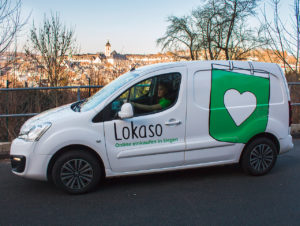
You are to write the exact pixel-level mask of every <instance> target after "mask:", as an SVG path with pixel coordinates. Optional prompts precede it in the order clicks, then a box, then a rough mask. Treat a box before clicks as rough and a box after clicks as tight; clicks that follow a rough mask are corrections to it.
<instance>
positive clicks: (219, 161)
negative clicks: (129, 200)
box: [10, 61, 293, 193]
mask: <svg viewBox="0 0 300 226" xmlns="http://www.w3.org/2000/svg"><path fill="white" fill-rule="evenodd" d="M290 114H291V107H290V96H289V90H288V86H287V82H286V79H285V76H284V74H283V72H282V70H281V69H280V67H279V66H278V65H277V64H271V63H259V62H240V61H192V62H177V63H167V64H156V65H151V66H146V67H142V68H138V69H136V70H134V69H133V70H131V71H130V72H128V73H126V74H124V75H122V76H120V77H119V78H118V79H116V80H114V81H113V82H111V83H110V84H109V85H107V86H105V87H104V88H103V89H101V90H100V91H99V92H97V93H96V94H95V95H93V96H92V97H90V98H88V99H86V100H84V101H79V102H76V103H73V104H69V105H66V106H62V107H59V108H55V109H51V110H49V111H46V112H43V113H41V114H39V115H37V116H35V117H33V118H31V119H29V120H28V121H27V122H26V123H25V124H24V125H23V127H22V128H21V131H20V134H19V136H18V138H16V139H15V140H14V141H13V142H12V145H11V152H10V154H11V163H12V171H13V172H14V173H15V174H17V175H20V176H23V177H27V178H32V179H39V180H52V181H53V182H54V183H55V184H56V185H57V186H58V187H60V188H62V189H64V190H65V191H67V192H70V193H83V192H87V191H90V190H91V189H93V188H94V187H95V186H96V185H97V184H98V182H99V181H100V180H102V179H103V178H105V177H113V176H121V175H132V174H141V173H152V172H160V171H168V170H177V169H188V168H194V167H204V166H215V165H223V164H233V163H240V164H241V167H242V168H243V169H244V170H245V172H247V173H249V174H252V175H263V174H266V173H267V172H269V171H270V170H271V169H272V167H273V166H274V164H275V162H276V158H277V155H278V154H281V153H284V152H287V151H288V150H290V149H292V148H293V143H292V137H291V135H290V125H291V122H290V119H291V115H290Z"/></svg>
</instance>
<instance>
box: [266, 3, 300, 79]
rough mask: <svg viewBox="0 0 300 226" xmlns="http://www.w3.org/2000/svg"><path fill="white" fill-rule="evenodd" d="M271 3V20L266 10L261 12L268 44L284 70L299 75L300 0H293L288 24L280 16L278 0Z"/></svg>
mask: <svg viewBox="0 0 300 226" xmlns="http://www.w3.org/2000/svg"><path fill="white" fill-rule="evenodd" d="M272 3H273V11H274V12H273V13H274V15H273V21H271V20H269V19H268V16H267V13H266V11H264V12H263V17H264V21H263V24H264V25H265V26H266V31H265V35H266V36H267V37H268V38H269V39H270V43H269V45H268V46H269V48H271V49H272V50H273V52H274V54H275V55H276V57H278V58H279V59H280V61H281V62H282V64H283V66H284V69H285V72H288V71H291V72H293V73H295V74H296V76H297V77H298V76H299V75H300V72H299V63H300V62H299V61H300V59H299V57H300V8H299V7H300V0H294V4H293V9H292V10H293V12H292V13H291V15H292V16H291V17H290V21H289V23H288V24H286V23H284V22H283V21H282V19H281V18H280V15H279V4H280V0H272ZM289 56H291V57H289ZM271 60H272V59H271Z"/></svg>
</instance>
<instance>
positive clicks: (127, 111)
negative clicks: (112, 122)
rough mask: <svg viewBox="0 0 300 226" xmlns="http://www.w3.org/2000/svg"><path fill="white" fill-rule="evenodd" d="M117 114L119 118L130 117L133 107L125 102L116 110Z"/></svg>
mask: <svg viewBox="0 0 300 226" xmlns="http://www.w3.org/2000/svg"><path fill="white" fill-rule="evenodd" d="M118 116H119V117H120V118H121V119H126V118H132V117H133V108H132V105H131V104H130V103H125V104H123V105H122V107H121V111H119V112H118Z"/></svg>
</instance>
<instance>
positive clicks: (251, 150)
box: [241, 138, 277, 176]
mask: <svg viewBox="0 0 300 226" xmlns="http://www.w3.org/2000/svg"><path fill="white" fill-rule="evenodd" d="M276 159H277V148H276V145H275V144H274V143H273V142H272V141H271V140H270V139H267V138H257V139H255V140H253V141H252V142H251V143H249V144H248V145H247V146H246V148H245V150H244V152H243V155H242V158H241V166H242V168H243V170H244V171H245V172H246V173H248V174H251V175H255V176H259V175H264V174H266V173H268V172H269V171H270V170H271V169H272V168H273V166H274V164H275V162H276Z"/></svg>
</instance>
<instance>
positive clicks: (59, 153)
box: [47, 144, 105, 181]
mask: <svg viewBox="0 0 300 226" xmlns="http://www.w3.org/2000/svg"><path fill="white" fill-rule="evenodd" d="M74 149H81V150H83V151H87V152H88V153H89V154H91V155H92V156H94V157H95V158H96V159H97V161H98V162H99V164H100V167H101V170H102V176H103V177H105V168H104V163H103V160H102V158H101V156H100V155H99V154H98V153H97V152H96V151H95V150H93V149H92V148H90V147H88V146H85V145H80V144H73V145H68V146H65V147H63V148H61V149H59V150H58V151H57V152H56V153H55V154H54V155H53V156H52V158H51V159H50V161H49V164H48V167H47V179H48V181H52V177H51V175H52V169H53V166H54V163H55V161H56V160H57V159H58V158H59V157H60V156H62V155H63V154H65V153H67V152H69V151H72V150H74Z"/></svg>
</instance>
